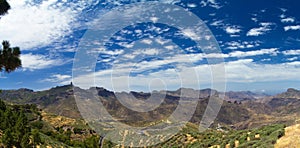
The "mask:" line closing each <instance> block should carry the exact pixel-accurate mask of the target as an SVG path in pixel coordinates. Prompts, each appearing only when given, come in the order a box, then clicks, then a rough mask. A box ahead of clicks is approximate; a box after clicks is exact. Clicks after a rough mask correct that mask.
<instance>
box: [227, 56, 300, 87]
mask: <svg viewBox="0 0 300 148" xmlns="http://www.w3.org/2000/svg"><path fill="white" fill-rule="evenodd" d="M299 66H300V63H295V62H291V63H281V64H257V63H255V62H253V60H251V59H250V60H238V61H233V62H228V63H226V71H227V75H226V76H227V80H228V81H229V82H276V81H284V80H291V81H294V80H297V79H298V78H297V77H299V76H297V73H299V72H300V69H299V68H298V67H299Z"/></svg>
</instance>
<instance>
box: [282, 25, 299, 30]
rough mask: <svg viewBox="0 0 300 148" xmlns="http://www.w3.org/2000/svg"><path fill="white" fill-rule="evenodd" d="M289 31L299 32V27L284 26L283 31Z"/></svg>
mask: <svg viewBox="0 0 300 148" xmlns="http://www.w3.org/2000/svg"><path fill="white" fill-rule="evenodd" d="M289 30H300V25H294V26H285V27H284V31H289Z"/></svg>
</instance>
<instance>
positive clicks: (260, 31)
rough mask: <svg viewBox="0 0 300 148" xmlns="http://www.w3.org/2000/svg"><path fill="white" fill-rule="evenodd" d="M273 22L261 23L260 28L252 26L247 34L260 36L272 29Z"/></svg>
mask: <svg viewBox="0 0 300 148" xmlns="http://www.w3.org/2000/svg"><path fill="white" fill-rule="evenodd" d="M272 25H273V23H260V26H261V27H258V28H252V29H250V30H249V31H248V32H247V36H259V35H264V34H266V33H267V32H269V31H270V30H272V29H271V26H272Z"/></svg>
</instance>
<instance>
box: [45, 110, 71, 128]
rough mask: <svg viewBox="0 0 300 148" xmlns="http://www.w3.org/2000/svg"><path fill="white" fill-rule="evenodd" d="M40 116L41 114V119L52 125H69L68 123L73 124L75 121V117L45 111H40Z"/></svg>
mask: <svg viewBox="0 0 300 148" xmlns="http://www.w3.org/2000/svg"><path fill="white" fill-rule="evenodd" d="M42 116H43V120H44V121H46V122H48V123H50V125H51V126H53V127H63V126H70V125H74V123H75V122H76V120H75V119H71V118H67V117H63V116H57V115H52V114H49V113H46V112H42Z"/></svg>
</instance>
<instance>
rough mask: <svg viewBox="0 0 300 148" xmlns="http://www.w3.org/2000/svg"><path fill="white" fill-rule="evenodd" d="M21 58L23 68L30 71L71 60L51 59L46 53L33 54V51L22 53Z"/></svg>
mask: <svg viewBox="0 0 300 148" xmlns="http://www.w3.org/2000/svg"><path fill="white" fill-rule="evenodd" d="M20 58H21V61H22V68H23V69H24V70H30V71H33V70H39V69H45V68H51V67H53V66H60V65H63V64H65V63H67V62H69V60H63V59H51V58H49V57H47V56H45V55H39V54H37V55H33V54H31V53H30V54H21V57H20Z"/></svg>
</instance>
